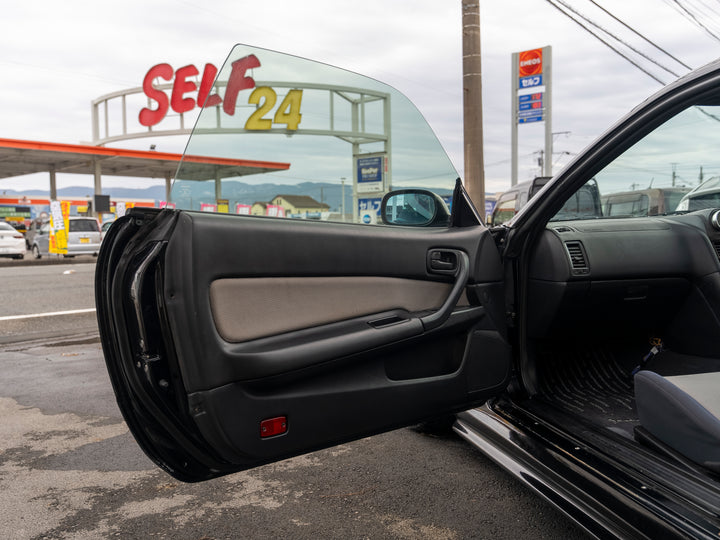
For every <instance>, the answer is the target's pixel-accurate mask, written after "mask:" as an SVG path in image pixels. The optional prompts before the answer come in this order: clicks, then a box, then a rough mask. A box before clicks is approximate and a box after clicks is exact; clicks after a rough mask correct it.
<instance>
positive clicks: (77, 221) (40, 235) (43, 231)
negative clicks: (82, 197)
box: [31, 217, 101, 259]
mask: <svg viewBox="0 0 720 540" xmlns="http://www.w3.org/2000/svg"><path fill="white" fill-rule="evenodd" d="M100 241H101V238H100V226H99V225H98V221H97V219H95V218H91V217H71V218H70V219H69V230H68V246H67V251H68V252H67V254H66V255H64V256H65V257H74V256H75V255H94V256H97V254H98V251H100ZM49 243H50V224H49V223H44V224H43V225H42V227H41V228H40V229H39V230H38V232H37V234H36V235H35V236H34V238H33V240H32V247H31V249H32V254H33V256H34V257H35V258H36V259H39V258H40V257H42V256H43V255H45V254H47V253H48V252H49V251H48V246H49Z"/></svg>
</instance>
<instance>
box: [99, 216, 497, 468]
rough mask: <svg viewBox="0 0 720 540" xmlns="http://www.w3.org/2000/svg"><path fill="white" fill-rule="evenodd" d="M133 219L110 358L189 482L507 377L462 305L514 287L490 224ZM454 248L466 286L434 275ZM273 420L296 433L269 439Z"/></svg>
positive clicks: (488, 387) (166, 454) (103, 271)
mask: <svg viewBox="0 0 720 540" xmlns="http://www.w3.org/2000/svg"><path fill="white" fill-rule="evenodd" d="M119 221H120V223H119V225H116V226H113V228H112V229H111V231H110V232H109V234H108V236H107V237H106V239H105V242H104V247H103V252H102V253H101V256H100V261H99V263H98V288H99V289H98V290H101V291H104V293H105V294H101V295H99V296H98V302H99V303H101V302H102V303H103V305H102V306H101V309H100V310H99V313H105V314H107V316H106V317H105V318H104V320H102V321H101V325H100V327H101V333H102V334H103V344H104V347H105V349H106V351H105V352H106V358H107V359H108V365H109V368H110V371H111V373H112V372H113V371H114V370H115V371H116V372H118V373H122V377H120V379H122V380H123V381H124V382H123V383H119V382H118V381H115V380H114V384H115V385H116V392H118V391H119V399H121V396H123V395H125V396H126V397H127V400H128V401H129V402H131V403H132V406H130V407H126V409H128V410H125V411H124V412H125V414H126V418H127V417H128V416H129V417H130V418H129V419H128V423H129V424H130V425H136V426H139V425H142V426H144V427H142V428H141V429H140V431H141V432H142V433H140V435H138V434H137V433H136V437H137V438H138V440H139V442H141V445H142V446H143V447H144V449H145V450H146V452H147V453H148V454H150V455H151V457H153V459H155V460H156V461H157V462H158V463H160V464H161V465H162V466H163V467H165V468H166V469H167V470H169V471H170V472H172V473H173V474H175V475H176V476H177V477H179V478H182V479H184V480H197V479H204V478H206V477H211V476H216V475H218V474H224V473H227V472H231V471H234V470H240V469H243V468H248V467H252V466H255V465H258V464H260V463H264V462H267V461H271V460H276V459H280V458H283V457H288V456H291V455H296V454H298V453H302V452H306V451H309V450H313V449H316V448H322V447H326V446H329V445H333V444H337V443H338V442H341V441H347V440H352V439H356V438H358V437H362V436H365V435H369V434H371V433H376V432H380V431H384V430H387V429H392V428H395V427H399V426H402V425H407V424H408V423H412V422H415V421H418V420H421V419H424V418H428V417H430V416H432V415H435V414H438V413H439V412H442V411H454V410H458V409H461V408H464V407H467V406H468V404H474V403H479V402H482V401H484V400H485V399H486V398H487V397H489V396H490V395H492V394H494V393H495V392H497V391H498V390H499V389H501V388H503V387H504V386H505V384H506V383H507V380H508V377H509V374H510V363H511V354H510V350H509V348H508V347H507V346H506V345H505V342H504V341H503V340H502V339H500V338H499V336H498V333H497V332H496V331H495V329H494V326H493V324H492V321H490V320H489V318H488V316H487V313H486V312H485V308H484V307H483V306H482V305H481V303H480V302H477V301H473V303H472V304H471V303H470V302H469V301H468V299H467V297H465V296H464V295H462V296H461V295H460V294H459V292H462V291H463V290H464V289H465V288H466V285H468V284H478V283H488V282H496V283H497V282H500V281H501V279H500V277H501V275H502V272H501V268H500V264H499V256H498V254H497V250H496V248H495V246H494V243H493V242H492V240H491V239H490V238H489V234H488V231H487V229H485V228H484V227H481V226H478V227H467V228H457V229H455V228H450V229H445V228H444V229H440V230H437V231H432V232H430V231H427V230H424V231H421V230H412V229H408V228H393V227H366V226H363V225H350V224H348V225H343V226H338V224H334V225H333V226H327V224H322V223H313V222H307V221H303V222H297V221H294V220H277V219H258V218H255V217H243V216H224V215H220V214H205V213H189V212H180V211H164V212H162V213H158V212H157V211H155V212H152V211H138V210H135V211H133V213H132V214H131V217H128V218H123V220H119ZM111 233H112V234H111ZM107 246H113V247H112V248H110V247H107ZM438 249H440V250H444V251H448V252H452V253H456V254H462V256H459V257H458V258H457V261H458V265H457V266H458V269H457V272H456V274H457V275H451V274H449V273H448V272H440V273H437V272H435V271H434V270H433V269H432V268H431V267H430V265H429V262H428V261H429V257H428V254H429V253H431V252H433V250H438ZM460 296H461V298H460V300H459V301H458V297H460ZM107 299H110V301H109V302H108V301H107ZM105 302H107V303H105ZM443 304H445V307H447V305H449V306H450V308H449V309H447V313H446V314H444V315H443V314H442V311H443V310H442V309H438V308H442V307H443ZM438 313H440V314H441V316H436V314H438ZM485 350H488V351H489V352H490V354H485ZM120 379H119V380H120ZM150 417H151V418H150ZM274 418H283V419H284V420H283V421H284V423H285V427H286V430H285V431H284V432H283V433H282V434H279V435H276V436H273V437H263V436H262V427H261V426H263V425H264V424H263V422H265V421H267V420H271V419H274ZM148 426H152V427H148ZM133 431H134V432H135V431H136V430H135V429H133ZM143 439H144V441H143ZM158 441H162V442H158ZM179 456H180V457H179ZM191 461H192V463H191Z"/></svg>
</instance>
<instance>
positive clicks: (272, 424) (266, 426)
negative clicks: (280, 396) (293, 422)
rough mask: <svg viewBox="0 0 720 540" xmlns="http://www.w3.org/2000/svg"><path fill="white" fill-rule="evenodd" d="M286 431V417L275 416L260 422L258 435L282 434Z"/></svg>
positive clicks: (263, 436) (271, 435)
mask: <svg viewBox="0 0 720 540" xmlns="http://www.w3.org/2000/svg"><path fill="white" fill-rule="evenodd" d="M286 431H287V417H286V416H278V417H277V418H268V419H267V420H263V421H262V422H260V437H262V438H263V439H264V438H265V437H273V436H275V435H282V434H283V433H285V432H286Z"/></svg>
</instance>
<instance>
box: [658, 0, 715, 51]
mask: <svg viewBox="0 0 720 540" xmlns="http://www.w3.org/2000/svg"><path fill="white" fill-rule="evenodd" d="M665 3H667V4H669V5H670V6H672V7H674V8H675V9H676V11H678V12H679V13H680V14H681V15H682V16H683V17H685V18H686V19H687V20H688V21H690V22H692V23H693V24H695V25H696V26H698V27H700V28H702V29H703V30H705V32H706V33H707V34H708V35H709V36H711V37H712V38H713V39H715V40H717V41H720V36H718V35H717V34H715V33H713V32H712V31H711V30H710V29H709V28H708V27H707V26H705V25H704V24H703V23H702V22H700V20H699V19H698V18H697V17H696V16H695V14H694V13H692V12H691V11H690V10H689V9H687V8H686V7H685V6H683V5H682V4H681V3H680V2H679V1H678V0H665Z"/></svg>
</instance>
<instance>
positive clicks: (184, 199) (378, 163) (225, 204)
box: [171, 45, 458, 224]
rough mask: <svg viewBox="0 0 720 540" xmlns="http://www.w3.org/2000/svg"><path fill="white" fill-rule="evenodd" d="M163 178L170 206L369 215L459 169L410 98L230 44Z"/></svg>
mask: <svg viewBox="0 0 720 540" xmlns="http://www.w3.org/2000/svg"><path fill="white" fill-rule="evenodd" d="M205 103H206V105H205V107H204V109H203V110H202V112H201V114H200V116H199V118H198V121H197V123H196V125H195V128H194V131H193V134H192V136H191V138H190V140H189V142H188V145H187V148H186V151H185V156H184V158H183V163H182V165H181V166H180V168H179V170H178V173H177V175H176V178H175V181H174V183H173V187H172V194H171V197H172V202H173V204H174V205H175V207H176V208H183V209H190V210H201V211H208V212H220V213H226V214H248V215H261V216H270V217H278V218H294V219H312V220H323V221H344V222H354V223H367V224H375V223H378V222H379V221H380V217H379V212H380V203H381V200H382V197H383V195H384V194H386V193H387V192H389V191H391V190H397V189H402V188H423V189H428V190H431V191H433V192H435V193H436V194H438V195H439V196H440V197H442V198H443V199H444V200H445V202H446V203H448V205H450V204H451V200H450V197H451V195H452V189H453V186H454V182H455V180H456V178H457V177H458V174H457V172H456V170H455V168H454V167H453V165H452V163H451V162H450V160H449V158H448V157H447V155H446V153H445V151H444V150H443V148H442V146H441V145H440V143H439V142H438V140H437V138H436V137H435V135H434V133H433V132H432V130H431V129H430V127H429V126H428V124H427V122H426V121H425V120H424V118H423V117H422V115H421V114H420V113H419V112H418V110H417V109H416V108H415V106H414V105H413V104H412V103H411V102H410V101H409V100H408V99H407V98H406V97H404V96H403V95H402V94H400V93H399V92H398V91H396V90H395V89H393V88H391V87H389V86H387V85H385V84H383V83H380V82H378V81H376V80H374V79H370V78H368V77H365V76H362V75H358V74H356V73H351V72H348V71H345V70H342V69H339V68H335V67H331V66H328V65H325V64H321V63H318V62H313V61H310V60H306V59H303V58H298V57H294V56H290V55H286V54H280V53H276V52H273V51H268V50H263V49H258V48H254V47H248V46H244V45H237V46H236V47H235V48H234V49H233V50H232V52H231V54H230V56H229V57H228V59H227V61H226V62H225V64H224V66H223V68H222V69H221V70H220V72H219V75H218V77H217V80H216V82H215V86H214V88H213V89H212V90H210V91H209V97H208V98H207V100H206V101H205Z"/></svg>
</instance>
